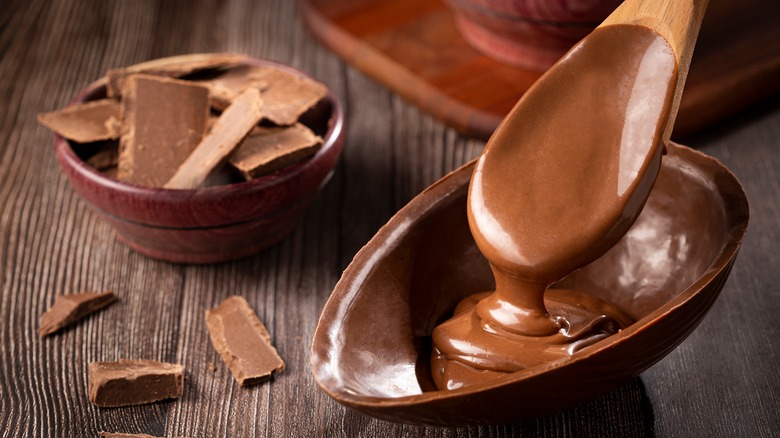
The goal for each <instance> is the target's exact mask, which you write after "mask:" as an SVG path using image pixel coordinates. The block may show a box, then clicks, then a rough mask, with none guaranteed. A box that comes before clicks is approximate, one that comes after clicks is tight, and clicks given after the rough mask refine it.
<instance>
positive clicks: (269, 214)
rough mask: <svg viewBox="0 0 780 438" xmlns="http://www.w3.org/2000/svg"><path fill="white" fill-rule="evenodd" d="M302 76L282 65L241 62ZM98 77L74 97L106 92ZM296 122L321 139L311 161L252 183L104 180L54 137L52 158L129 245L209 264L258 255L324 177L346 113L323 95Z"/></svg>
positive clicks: (291, 222) (293, 220) (290, 223)
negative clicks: (176, 186) (189, 186)
mask: <svg viewBox="0 0 780 438" xmlns="http://www.w3.org/2000/svg"><path fill="white" fill-rule="evenodd" d="M247 62H248V63H250V64H255V65H267V66H271V67H275V68H278V69H282V70H285V71H288V72H290V73H292V74H295V75H298V76H303V77H308V76H307V75H306V74H305V73H303V72H301V71H299V70H296V69H293V68H291V67H288V66H284V65H281V64H277V63H274V62H270V61H264V60H259V59H249V60H248V61H247ZM105 93H106V89H105V81H104V80H101V81H98V82H96V83H94V84H92V85H91V86H89V87H88V88H87V89H86V90H84V91H83V92H81V93H80V94H79V95H78V97H76V99H75V100H74V101H73V103H76V102H82V101H89V100H95V99H100V98H103V97H105ZM302 121H303V122H304V123H305V124H306V125H308V126H309V127H310V128H311V129H312V130H313V131H315V132H316V133H318V134H319V135H321V136H322V138H323V146H322V148H321V149H320V150H319V151H318V152H317V153H316V154H315V155H314V156H313V157H311V158H310V159H308V160H306V161H303V162H300V163H296V164H293V165H290V166H288V167H286V168H284V169H281V170H279V171H277V172H275V173H273V174H270V175H267V176H263V177H260V178H257V179H253V180H251V181H246V182H239V183H234V184H227V185H223V186H215V187H206V188H199V189H193V190H170V189H158V188H149V187H144V186H139V185H135V184H129V183H125V182H121V181H118V180H116V179H112V178H109V177H107V176H105V175H103V174H102V173H100V172H98V171H96V170H95V169H93V168H92V167H91V166H89V165H87V164H86V163H85V162H84V161H83V160H82V159H81V158H80V157H79V156H78V155H77V154H76V152H74V150H73V148H72V147H71V145H70V143H69V142H68V141H66V140H65V139H63V138H62V137H61V136H59V135H56V134H55V136H54V146H55V150H56V153H57V158H58V160H59V162H60V165H61V166H62V169H63V171H64V172H65V176H67V178H68V180H69V181H70V183H71V185H72V186H73V188H74V189H75V190H76V192H78V193H79V194H80V195H81V196H82V197H83V198H84V199H85V200H86V201H87V204H88V205H89V206H90V207H91V208H92V210H93V211H95V212H96V213H97V214H98V216H100V217H101V218H102V219H103V220H105V221H106V222H108V223H109V224H110V225H111V226H112V227H113V228H114V230H115V231H116V235H117V237H118V238H119V239H120V240H122V241H123V242H125V243H127V244H128V245H129V246H130V247H132V248H134V249H136V250H138V251H140V252H142V253H144V254H146V255H148V256H151V257H154V258H158V259H162V260H167V261H170V262H177V263H214V262H222V261H227V260H233V259H237V258H241V257H245V256H248V255H250V254H254V253H257V252H259V251H261V250H263V249H265V248H267V247H269V246H270V245H273V244H274V243H276V242H278V241H279V240H281V239H282V238H284V237H285V236H286V235H287V234H289V233H290V232H291V231H292V230H293V228H294V227H295V225H296V224H297V223H298V222H299V220H300V219H301V217H302V215H303V212H304V210H305V208H306V207H307V206H308V205H309V204H310V203H311V201H312V200H313V199H314V197H315V196H316V195H317V193H318V192H319V191H320V189H321V188H322V187H323V186H324V185H325V183H326V182H327V181H328V180H329V179H330V177H331V175H332V174H333V170H334V168H335V166H336V163H337V161H338V158H339V155H340V154H341V150H342V148H343V145H344V141H343V137H344V112H343V110H342V107H341V105H340V104H339V102H338V100H337V99H336V97H335V96H334V95H333V94H331V93H329V94H328V95H327V96H326V97H325V99H323V100H322V101H321V102H320V103H319V104H318V105H316V106H315V108H313V109H312V110H310V111H309V112H307V114H305V115H304V116H303V118H302Z"/></svg>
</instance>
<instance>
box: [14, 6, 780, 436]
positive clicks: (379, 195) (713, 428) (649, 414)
mask: <svg viewBox="0 0 780 438" xmlns="http://www.w3.org/2000/svg"><path fill="white" fill-rule="evenodd" d="M0 24H2V26H0V96H2V99H3V110H2V111H0V366H2V371H1V372H0V437H12V436H14V437H15V436H95V435H96V432H97V431H98V430H110V431H125V432H143V433H149V434H152V435H160V436H163V435H165V436H176V435H185V436H190V437H239V436H247V437H253V436H348V437H352V436H431V437H488V436H491V437H494V436H552V437H563V436H640V437H641V436H654V435H658V436H702V435H705V436H744V435H747V436H770V434H771V431H772V430H773V429H772V428H773V427H774V426H775V425H774V424H773V419H774V418H777V417H778V416H779V415H780V405H779V404H778V401H777V400H779V399H780V397H778V395H780V387H779V386H778V383H777V381H776V375H777V373H776V369H775V368H776V364H777V362H778V359H780V355H779V354H778V348H777V347H776V345H775V343H774V342H773V341H774V339H776V338H777V337H778V335H780V333H778V329H777V324H774V322H773V319H772V318H773V316H774V315H777V314H778V313H780V308H778V303H780V300H778V299H777V286H776V285H777V284H778V283H780V278H778V274H777V272H778V270H777V269H776V267H777V266H778V265H780V257H778V253H777V250H776V248H777V247H778V245H780V234H779V232H778V228H777V226H776V223H777V222H776V218H777V217H778V215H780V186H779V184H780V183H779V182H778V181H780V178H778V174H780V162H779V161H778V160H779V158H778V157H780V156H779V155H778V154H777V153H776V143H777V141H778V139H780V107H779V106H778V105H777V104H774V105H771V104H770V105H768V106H765V107H764V108H762V109H758V110H756V111H754V112H753V113H751V114H750V115H747V116H744V117H741V118H739V120H737V121H736V122H734V123H732V124H730V125H729V126H728V127H726V128H722V129H720V130H717V131H713V132H711V133H710V134H708V136H706V137H699V138H696V139H693V140H694V143H695V144H696V145H697V146H700V147H702V148H703V149H704V150H705V151H706V152H708V153H711V154H713V155H716V156H717V157H719V158H720V159H721V160H723V161H724V162H725V163H726V164H727V165H729V166H731V167H732V169H733V170H734V171H735V172H736V173H737V175H738V176H739V177H740V178H741V179H742V181H743V182H744V183H745V187H746V189H747V190H748V193H749V195H750V196H751V201H752V208H753V211H752V213H753V217H752V219H751V228H750V231H749V233H748V238H747V240H746V242H745V246H744V248H743V250H742V253H741V254H740V258H739V259H738V261H737V264H736V266H735V268H734V272H733V274H732V278H731V279H730V281H729V282H728V284H727V285H726V288H725V289H724V291H723V294H722V296H721V298H720V299H719V301H718V302H716V304H715V307H714V308H713V310H712V314H711V315H709V316H708V317H707V319H705V321H704V323H703V324H702V326H701V327H700V328H699V330H697V331H696V332H695V333H694V334H693V335H692V337H691V338H690V339H689V340H688V341H686V342H685V343H683V344H682V345H681V346H680V348H678V349H677V350H676V351H675V352H673V353H672V354H671V355H670V356H669V357H668V358H667V359H665V360H664V361H662V362H661V363H660V364H658V365H657V366H655V367H654V368H652V369H651V370H649V371H648V372H647V373H645V374H644V375H643V376H642V377H641V378H638V379H634V380H632V381H630V382H629V383H628V384H626V385H624V386H622V387H620V388H618V389H616V390H615V391H612V392H611V393H609V394H607V395H605V396H604V397H601V398H599V399H597V400H594V401H592V402H589V403H586V404H584V405H582V406H578V407H576V408H574V409H570V410H567V411H564V412H561V413H558V414H554V415H551V416H548V417H542V418H537V419H532V420H529V421H526V422H523V423H520V424H516V425H497V426H485V427H472V428H458V429H446V428H422V427H417V426H409V425H399V424H393V423H388V422H383V421H379V420H375V419H372V418H370V417H366V416H364V415H362V414H359V413H356V412H353V411H350V410H347V409H345V408H343V407H342V406H340V405H338V404H336V403H335V402H333V401H332V400H331V399H329V398H328V397H327V396H326V395H324V394H323V393H322V392H321V391H319V389H318V388H317V386H316V384H315V382H314V379H313V377H312V376H311V373H310V370H309V349H310V344H311V337H312V335H313V333H314V329H315V326H316V322H317V318H318V316H319V312H320V310H321V308H322V306H323V305H324V303H325V301H326V300H327V297H328V295H329V294H330V291H331V289H332V287H333V285H334V284H335V282H336V281H337V280H338V278H339V276H340V274H341V271H342V270H343V269H344V268H345V267H346V266H347V264H348V263H349V261H350V260H351V259H352V257H353V256H354V254H355V253H356V252H357V251H358V250H359V249H360V247H361V246H362V245H363V244H364V243H365V242H366V241H367V240H368V239H370V238H371V236H373V234H374V233H375V231H376V230H377V229H378V228H379V227H381V226H382V225H383V224H384V223H385V222H386V221H387V219H389V218H390V216H392V214H393V213H394V212H395V211H396V210H397V209H398V208H400V207H401V206H403V205H404V204H405V203H406V202H407V201H408V200H409V199H411V198H412V197H413V196H414V195H415V194H417V193H419V191H421V190H422V189H424V188H425V187H426V186H428V185H429V184H430V183H432V182H433V181H435V180H436V179H438V178H439V177H441V176H442V175H444V174H446V173H447V172H449V171H451V170H453V169H455V168H456V167H458V166H459V165H461V164H463V163H465V162H467V161H468V160H469V159H471V158H473V157H474V156H476V155H477V154H478V153H479V151H480V149H481V147H482V143H481V142H479V141H475V140H469V139H466V138H464V137H461V136H459V135H458V134H456V133H455V132H454V131H453V130H452V129H450V128H447V127H445V126H444V125H442V124H441V123H439V122H437V121H436V120H434V119H433V118H432V117H431V116H428V115H426V114H424V113H422V112H421V111H420V110H418V109H417V108H415V107H413V106H411V105H409V104H408V103H407V102H406V101H404V100H403V99H402V98H400V97H398V96H397V95H394V94H393V93H391V92H390V91H388V90H386V89H384V88H382V87H381V86H379V85H377V84H376V83H374V82H373V81H372V80H370V79H368V78H366V77H365V76H363V75H362V74H360V73H358V72H357V71H355V70H353V69H352V68H350V67H348V66H346V65H345V64H344V63H342V62H341V61H340V60H339V59H338V58H337V57H336V56H334V55H332V54H331V53H329V52H328V51H327V50H325V49H323V48H322V47H321V46H319V45H318V44H316V43H314V42H313V41H312V39H311V38H310V36H309V35H308V34H307V33H306V31H305V30H304V27H303V26H302V24H301V20H300V18H299V17H298V15H297V13H296V8H295V5H294V3H293V2H290V1H285V0H276V1H250V0H233V1H227V2H209V1H205V0H204V1H186V2H185V1H181V0H175V1H166V2H128V1H98V0H55V1H42V0H33V1H22V0H10V1H7V2H4V3H2V5H1V6H0ZM206 51H233V52H244V53H248V54H250V55H254V56H259V57H264V58H269V59H272V60H277V61H280V62H284V63H289V64H292V65H294V66H296V67H299V68H302V69H303V70H305V71H308V72H310V73H312V74H313V75H314V76H315V77H317V78H318V79H320V80H322V81H323V82H325V83H326V84H328V85H329V86H330V87H331V88H332V89H333V90H334V91H335V93H336V94H337V95H338V96H339V97H340V98H341V99H342V101H343V102H344V104H345V107H346V110H347V114H348V120H347V130H348V131H347V146H346V148H345V151H344V155H343V157H342V161H341V163H340V165H339V167H338V168H337V170H336V173H335V174H334V176H333V179H332V180H331V182H330V183H329V184H328V185H327V186H326V187H325V189H324V191H323V193H322V194H321V196H320V197H319V198H318V199H317V200H316V202H315V203H314V205H312V207H311V208H310V209H309V210H308V212H307V214H306V216H305V217H304V220H303V223H302V224H301V225H300V226H299V227H298V228H297V229H296V230H295V232H294V233H293V234H292V235H291V236H290V237H289V238H288V239H286V240H284V241H283V242H281V243H280V244H279V245H277V246H275V247H273V248H271V249H270V250H268V251H266V252H265V253H263V254H260V255H258V256H255V257H250V258H247V259H245V260H241V261H237V262H232V263H226V264H220V265H213V266H178V265H171V264H167V263H163V262H157V261H154V260H151V259H149V258H146V257H144V256H141V255H139V254H137V253H135V252H133V251H132V250H130V249H128V248H127V247H126V246H125V245H123V244H121V243H120V242H118V241H116V240H115V238H114V236H113V234H112V232H111V230H110V228H109V227H108V226H106V225H105V224H103V223H102V222H99V221H98V220H97V218H96V217H95V216H94V215H93V214H91V213H90V212H89V211H88V210H87V207H86V204H85V203H84V202H83V201H82V200H81V199H79V198H78V197H77V195H75V194H74V193H73V191H72V190H71V189H70V187H69V186H68V184H67V181H66V180H65V179H64V177H63V176H62V175H61V173H60V172H59V170H58V168H57V163H56V159H55V158H54V154H53V150H52V144H51V134H50V133H49V132H47V131H46V129H44V128H42V127H40V126H38V124H37V123H36V122H35V118H34V116H35V114H36V113H37V112H39V111H48V110H52V109H55V108H59V107H61V106H63V105H64V104H66V103H67V102H68V101H69V100H70V99H71V98H72V97H73V96H74V95H75V94H76V92H77V91H78V90H79V89H81V88H82V87H84V86H85V85H86V84H88V83H89V82H91V81H92V80H94V79H96V78H97V77H99V76H100V75H102V74H103V72H104V70H105V69H107V68H109V67H113V66H121V65H128V64H132V63H135V62H139V61H143V60H147V59H151V58H155V57H160V56H167V55H173V54H179V53H187V52H206ZM85 289H92V290H106V289H110V290H113V291H115V293H116V294H117V295H118V296H119V298H120V302H118V303H117V304H115V305H113V306H111V307H110V308H107V309H106V310H105V311H103V312H101V313H100V314H99V315H94V316H93V317H90V318H87V319H86V320H84V321H83V322H81V323H79V324H77V325H75V326H73V327H70V328H68V329H66V330H64V331H63V332H62V333H60V334H58V335H55V336H52V337H50V338H47V339H44V340H40V339H38V337H37V335H36V333H35V328H36V327H37V318H38V315H39V314H40V313H41V312H42V311H43V310H44V309H46V308H47V307H48V306H49V305H50V304H51V302H52V301H53V300H54V297H55V296H56V295H57V294H61V293H67V292H72V291H75V290H85ZM231 294H241V295H243V296H245V297H246V298H247V300H248V301H249V303H250V304H251V305H252V307H253V308H254V309H255V310H256V311H257V313H258V315H259V316H260V318H261V319H262V320H263V321H264V322H265V324H266V325H267V327H268V329H269V331H270V333H271V335H272V337H273V341H274V344H275V345H276V346H277V348H278V349H279V352H280V354H281V355H282V357H283V358H284V359H285V362H286V363H287V367H288V368H287V370H286V371H285V372H284V373H283V374H281V375H279V376H278V378H276V379H275V380H274V381H273V382H270V383H269V384H264V385H259V386H257V387H252V388H245V389H244V388H239V387H238V386H237V385H236V384H235V383H234V382H233V379H232V377H231V376H230V373H229V371H228V370H227V368H225V367H224V365H223V364H222V362H221V360H220V359H219V357H218V355H217V354H216V352H215V351H214V350H213V348H211V345H210V342H209V340H208V333H207V332H206V330H205V327H204V325H203V311H204V310H205V309H207V308H210V307H213V306H215V305H217V304H218V303H219V302H221V301H222V300H223V299H224V298H225V297H227V296H229V295H231ZM718 340H719V341H720V342H722V344H721V343H719V342H718ZM119 357H142V358H149V359H157V360H164V361H170V362H180V363H183V364H184V365H185V366H186V370H187V371H186V373H187V374H186V376H187V380H186V383H185V390H184V395H183V397H182V398H181V399H180V400H177V401H170V402H163V403H158V404H154V405H148V406H138V407H131V408H121V409H98V408H95V407H94V406H91V405H90V404H89V402H88V401H87V396H86V391H87V382H86V365H87V362H89V361H91V360H113V359H116V358H119ZM209 363H213V364H214V365H215V367H216V370H215V372H213V373H212V372H211V371H210V370H209Z"/></svg>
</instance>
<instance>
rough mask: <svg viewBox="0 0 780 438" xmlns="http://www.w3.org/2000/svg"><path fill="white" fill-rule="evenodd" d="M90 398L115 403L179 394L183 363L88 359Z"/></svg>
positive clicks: (102, 403) (103, 403) (135, 402)
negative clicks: (94, 360) (89, 360)
mask: <svg viewBox="0 0 780 438" xmlns="http://www.w3.org/2000/svg"><path fill="white" fill-rule="evenodd" d="M88 380H89V401H91V402H92V403H93V404H94V405H96V406H102V407H115V406H131V405H141V404H146V403H152V402H156V401H160V400H165V399H169V398H178V397H181V393H182V390H183V387H184V366H183V365H178V364H172V363H165V362H157V361H154V360H126V359H120V360H119V361H117V362H91V363H90V364H89V371H88Z"/></svg>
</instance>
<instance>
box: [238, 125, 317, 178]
mask: <svg viewBox="0 0 780 438" xmlns="http://www.w3.org/2000/svg"><path fill="white" fill-rule="evenodd" d="M320 146H322V138H320V137H319V136H318V135H315V134H314V133H313V132H311V130H310V129H309V128H307V127H306V126H304V125H302V124H300V123H296V124H294V125H292V126H289V127H278V128H261V127H258V128H255V129H254V130H252V132H251V133H250V134H249V135H248V136H247V137H246V138H245V139H244V141H242V142H241V144H240V145H239V147H238V148H237V149H236V150H235V151H234V152H233V154H232V155H231V156H230V159H229V162H230V164H231V165H232V166H233V167H235V168H236V169H238V170H239V171H240V172H241V173H242V174H243V175H244V177H245V178H246V179H252V178H257V177H258V176H260V175H263V174H266V173H270V172H273V171H275V170H279V169H281V168H283V167H285V166H288V165H290V164H292V163H295V162H297V161H300V160H302V159H304V158H306V157H308V156H311V155H313V154H314V153H315V152H317V150H318V149H319V148H320Z"/></svg>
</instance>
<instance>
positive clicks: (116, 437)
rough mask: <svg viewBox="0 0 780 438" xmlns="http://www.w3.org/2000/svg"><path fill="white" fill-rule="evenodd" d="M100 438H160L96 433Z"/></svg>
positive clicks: (129, 434)
mask: <svg viewBox="0 0 780 438" xmlns="http://www.w3.org/2000/svg"><path fill="white" fill-rule="evenodd" d="M98 436H99V437H100V438H160V437H156V436H152V435H147V434H145V433H120V432H98Z"/></svg>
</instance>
